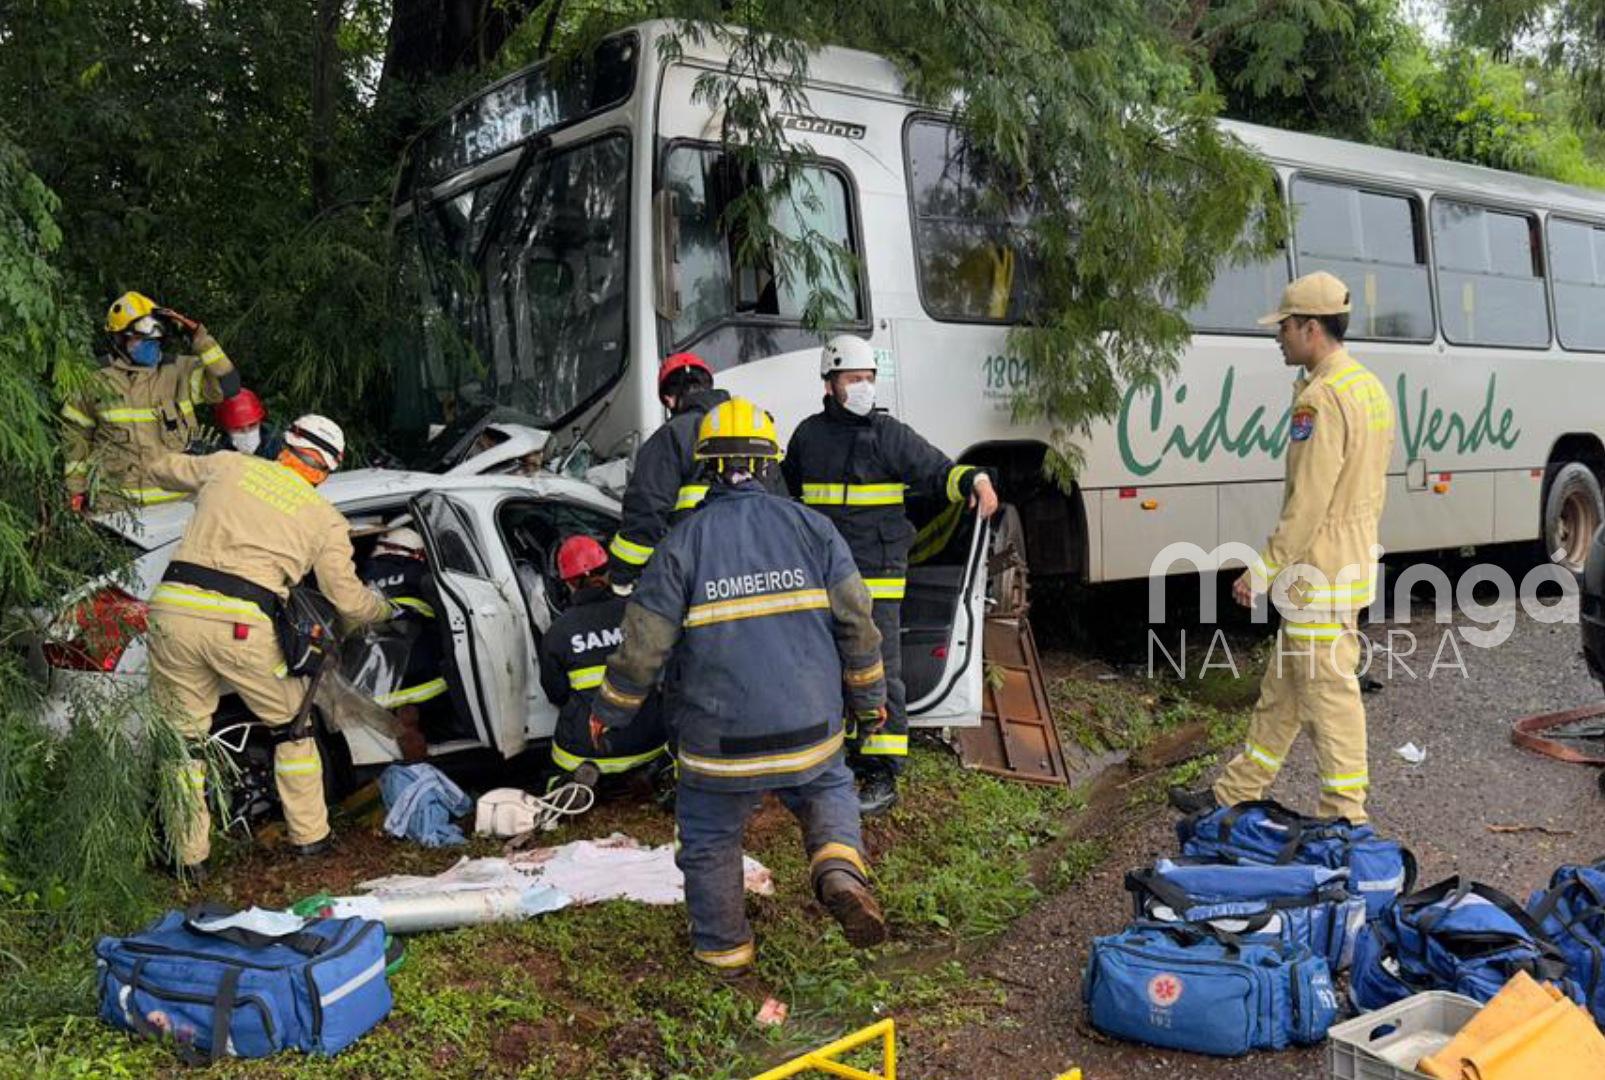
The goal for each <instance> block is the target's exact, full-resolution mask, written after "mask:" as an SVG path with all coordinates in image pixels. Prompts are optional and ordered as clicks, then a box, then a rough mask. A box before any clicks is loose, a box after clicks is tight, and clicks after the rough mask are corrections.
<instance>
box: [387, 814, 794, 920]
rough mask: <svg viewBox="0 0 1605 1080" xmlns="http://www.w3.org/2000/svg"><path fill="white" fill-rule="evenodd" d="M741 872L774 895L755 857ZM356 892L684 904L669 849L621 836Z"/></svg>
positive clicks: (751, 886) (462, 865) (396, 878)
mask: <svg viewBox="0 0 1605 1080" xmlns="http://www.w3.org/2000/svg"><path fill="white" fill-rule="evenodd" d="M742 871H743V878H744V879H745V883H746V886H747V891H748V892H754V893H758V894H759V895H760V896H771V895H773V894H774V891H775V883H774V879H773V877H772V876H771V875H770V873H769V870H768V869H767V868H766V867H765V866H764V865H763V864H762V863H760V862H759V861H758V860H757V859H754V858H752V857H751V856H743V858H742ZM357 888H358V889H360V890H362V891H363V892H367V893H371V894H373V895H374V896H377V897H381V898H383V897H389V896H399V895H405V894H408V893H431V894H432V893H441V892H464V891H470V892H471V891H476V890H484V889H515V890H517V891H518V892H520V893H528V892H529V891H530V890H531V889H532V888H543V889H549V890H552V891H553V892H555V893H559V894H561V895H562V896H563V897H564V898H565V900H566V901H567V902H572V903H575V904H595V903H599V902H601V901H603V900H634V901H637V902H638V903H643V904H679V903H683V902H684V901H685V878H684V876H682V875H681V873H680V868H679V867H677V866H675V865H674V848H673V845H670V844H661V845H659V846H657V847H644V846H642V844H641V843H640V842H639V841H638V840H635V839H634V838H632V837H629V836H625V835H624V834H623V833H614V834H613V835H612V836H609V837H607V838H606V839H603V840H575V841H572V842H570V843H567V844H563V845H561V846H560V847H553V848H536V849H534V850H531V851H524V852H519V853H517V854H515V855H512V856H509V857H508V858H486V859H467V858H465V859H462V860H460V861H459V862H458V863H457V864H456V865H455V866H453V867H451V868H450V869H449V870H446V871H444V872H442V873H439V874H436V875H434V876H433V877H418V876H413V875H405V874H396V875H392V876H390V877H382V878H375V879H373V880H372V881H364V882H363V883H362V884H360V885H358V886H357ZM556 906H559V907H561V906H564V905H562V904H558V905H556ZM548 910H550V909H548ZM529 913H530V914H533V912H529Z"/></svg>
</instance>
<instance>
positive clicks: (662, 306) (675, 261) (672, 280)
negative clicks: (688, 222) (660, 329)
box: [652, 188, 680, 322]
mask: <svg viewBox="0 0 1605 1080" xmlns="http://www.w3.org/2000/svg"><path fill="white" fill-rule="evenodd" d="M677 209H678V206H677V199H676V196H675V193H674V192H673V191H670V190H669V189H668V188H664V189H663V190H662V191H659V192H658V193H657V194H656V195H654V196H652V240H653V244H652V248H653V251H652V257H653V265H652V272H653V301H654V303H655V306H656V307H657V309H658V315H659V317H661V318H664V319H667V320H668V321H669V322H673V321H674V320H675V319H677V318H679V317H680V282H679V272H678V266H679V262H680V218H679V215H678V214H677V213H676V210H677Z"/></svg>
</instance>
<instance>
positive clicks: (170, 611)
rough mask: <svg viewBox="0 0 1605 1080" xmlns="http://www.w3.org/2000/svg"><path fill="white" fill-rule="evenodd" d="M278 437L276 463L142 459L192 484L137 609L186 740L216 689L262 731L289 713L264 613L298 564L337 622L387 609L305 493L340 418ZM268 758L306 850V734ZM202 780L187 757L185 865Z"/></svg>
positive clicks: (329, 510)
mask: <svg viewBox="0 0 1605 1080" xmlns="http://www.w3.org/2000/svg"><path fill="white" fill-rule="evenodd" d="M284 441H285V447H284V450H283V451H282V452H281V453H280V454H279V459H278V460H277V461H265V460H263V459H261V458H258V457H255V456H250V455H246V454H239V453H234V452H231V451H224V452H221V453H216V454H208V455H205V456H194V455H189V454H168V455H167V456H165V457H162V458H159V459H157V460H156V461H155V462H153V463H152V465H151V475H152V476H153V477H154V478H155V479H156V480H157V481H158V482H160V483H161V484H162V485H163V486H164V487H167V488H171V489H173V490H176V491H182V492H195V493H197V494H196V506H195V517H194V518H193V519H192V520H191V521H190V523H189V527H188V529H186V530H185V532H184V539H183V541H182V543H181V544H180V545H179V549H178V553H177V554H176V555H174V556H173V561H172V563H170V564H169V566H168V569H167V572H166V573H165V574H164V575H163V578H162V582H161V584H160V585H158V586H157V588H156V592H155V594H154V595H153V596H152V598H151V605H150V609H151V619H150V671H151V692H152V695H153V697H155V698H156V700H158V701H159V702H161V703H162V704H163V705H164V706H165V707H166V708H167V709H168V710H169V711H170V713H171V715H172V718H173V720H174V722H175V723H177V724H178V725H179V726H180V728H181V730H182V732H183V734H184V735H185V737H186V738H189V739H191V740H195V741H200V740H204V739H205V738H206V737H207V735H208V734H209V732H210V730H211V721H212V713H213V712H214V711H215V710H216V708H217V702H218V698H219V696H220V695H221V694H223V693H224V692H225V691H226V690H228V689H232V690H234V691H236V692H238V694H239V695H240V698H241V699H242V700H243V701H244V703H245V705H246V707H247V708H249V709H250V710H251V712H252V714H254V715H255V716H256V718H257V719H259V720H261V721H262V722H263V723H265V724H267V725H269V726H270V727H280V726H282V725H285V724H288V723H290V722H291V721H292V720H294V719H295V718H296V714H297V712H298V711H299V710H300V708H301V704H302V700H303V698H304V697H305V694H306V690H307V687H306V681H305V680H304V679H299V678H293V677H288V676H287V675H286V674H285V671H284V656H283V653H282V652H281V651H280V649H279V643H278V639H277V637H276V635H275V633H274V627H273V619H272V611H273V610H274V609H275V608H276V606H277V604H278V603H279V602H281V601H283V599H284V598H285V597H286V596H287V595H288V593H289V589H290V586H292V585H295V584H297V583H298V582H300V581H301V579H302V578H303V577H305V576H306V574H307V572H308V571H309V570H310V571H313V572H315V573H316V574H317V579H318V588H319V590H320V591H321V592H322V593H323V595H324V596H326V597H328V599H329V600H330V602H332V603H333V604H334V606H335V608H337V609H338V610H339V612H340V614H341V616H342V617H343V618H345V619H347V620H349V621H350V622H353V623H358V624H361V623H372V622H381V621H383V620H385V619H388V618H391V617H392V616H393V615H394V614H395V613H396V612H397V610H398V609H396V608H395V607H394V606H393V605H392V604H391V603H390V601H388V600H386V599H385V598H384V597H383V596H381V595H380V594H379V593H378V592H377V591H375V590H372V589H370V588H368V587H367V586H365V585H364V584H363V583H362V582H361V580H359V579H358V577H357V573H356V568H355V567H354V566H353V565H352V552H351V537H350V532H349V526H348V524H347V522H346V519H345V518H344V517H343V516H342V515H341V514H340V512H339V511H338V510H336V509H335V508H334V507H333V506H332V505H330V504H329V502H328V501H327V500H325V499H324V498H323V496H321V495H319V494H318V492H317V490H316V489H317V486H318V485H319V484H320V483H322V482H323V481H324V480H325V479H326V478H327V477H328V475H329V473H330V472H331V471H333V470H334V469H335V468H336V467H338V465H339V463H340V459H341V457H342V456H343V454H344V453H345V436H344V433H343V432H341V430H340V427H339V425H337V424H336V423H334V421H332V420H329V419H327V418H325V417H322V416H303V417H301V418H300V419H299V420H297V421H296V422H295V423H294V424H293V425H292V426H291V427H290V429H289V431H287V432H286V433H285V437H284ZM273 761H274V765H273V772H274V779H275V781H276V783H277V786H278V791H279V800H280V801H281V802H282V803H283V804H284V819H285V823H286V825H287V826H288V832H289V837H290V843H291V844H292V845H293V846H294V847H295V849H296V850H297V852H298V853H300V854H303V855H314V854H318V853H319V852H321V851H322V850H323V849H324V848H325V847H326V846H327V844H326V839H327V837H328V835H329V816H328V808H327V807H326V806H325V805H324V801H323V766H322V762H321V760H320V758H319V755H318V746H317V743H316V742H315V741H314V740H313V739H311V738H301V739H285V740H283V741H280V742H279V743H278V744H277V746H276V747H275V749H274V755H273ZM204 779H205V769H204V766H203V765H202V764H201V763H200V762H199V761H192V762H191V763H190V767H189V771H188V774H187V776H186V790H187V791H189V792H190V794H191V798H192V805H193V806H194V808H195V816H194V817H192V818H191V820H190V827H189V829H188V830H187V832H186V834H185V835H184V836H183V837H181V838H179V840H178V848H179V861H180V863H181V864H182V865H183V866H185V867H187V868H191V869H193V868H197V867H200V866H201V865H202V864H203V863H204V862H205V860H206V857H207V855H208V853H209V851H210V831H211V822H210V820H209V818H208V815H207V812H206V803H205V798H204V796H203V791H202V788H203V783H204Z"/></svg>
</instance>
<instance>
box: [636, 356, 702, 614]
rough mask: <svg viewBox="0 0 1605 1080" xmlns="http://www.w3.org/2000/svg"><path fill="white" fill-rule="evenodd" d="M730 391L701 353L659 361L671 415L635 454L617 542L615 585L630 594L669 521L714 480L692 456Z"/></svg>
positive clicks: (661, 389) (662, 395)
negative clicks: (700, 430)
mask: <svg viewBox="0 0 1605 1080" xmlns="http://www.w3.org/2000/svg"><path fill="white" fill-rule="evenodd" d="M729 398H730V395H729V394H727V393H725V392H724V391H723V390H715V389H714V388H713V369H712V368H710V367H709V366H708V364H707V361H705V360H703V359H702V358H701V357H700V356H697V355H696V354H695V353H675V354H674V355H673V356H670V357H667V358H666V359H664V361H663V363H662V364H661V365H659V367H658V400H659V401H661V402H662V403H663V407H664V408H665V409H668V410H669V420H668V422H667V423H665V424H664V425H663V426H662V427H660V428H658V430H656V431H654V432H653V433H652V436H651V438H649V439H647V441H646V443H645V444H644V445H642V447H641V449H640V450H639V451H637V452H636V455H635V469H634V471H633V472H631V474H630V484H629V487H627V488H626V489H625V492H624V513H623V519H622V520H621V521H620V522H619V531H618V532H617V533H616V534H615V535H614V537H613V542H612V543H611V544H609V545H608V554H609V555H610V556H611V559H610V563H611V568H612V569H611V578H612V582H613V588H614V590H615V591H617V592H619V593H620V594H622V595H628V593H629V591H630V589H631V588H632V587H633V586H634V584H635V581H636V579H637V578H639V577H640V576H641V570H642V568H643V567H645V566H646V564H647V560H648V559H650V558H651V557H652V551H653V549H654V548H656V547H657V544H658V541H659V540H662V539H663V534H664V533H666V532H668V531H669V526H670V525H672V524H674V523H675V522H676V521H679V520H680V519H681V518H683V517H686V516H687V515H688V514H690V513H691V511H692V510H695V509H696V508H697V506H698V504H700V503H701V502H702V497H703V496H704V495H705V494H707V491H708V485H707V484H704V483H702V482H701V480H700V476H701V472H702V470H701V467H700V466H699V465H698V464H697V463H696V461H695V460H694V459H693V457H692V447H693V445H694V444H695V442H696V438H697V425H698V424H700V423H701V422H702V417H703V416H704V415H706V414H707V412H708V410H709V409H712V408H713V407H714V406H715V405H718V404H720V403H721V402H724V401H727V400H729Z"/></svg>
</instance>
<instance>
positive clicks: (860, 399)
mask: <svg viewBox="0 0 1605 1080" xmlns="http://www.w3.org/2000/svg"><path fill="white" fill-rule="evenodd" d="M842 396H843V398H845V400H844V401H843V402H842V408H844V409H846V410H847V411H848V412H850V413H852V414H853V415H854V416H868V415H869V411H870V410H871V409H873V408H874V407H875V384H874V383H872V382H868V381H865V382H855V383H853V384H852V385H851V386H849V387H848V388H847V389H846V390H845V391H844V392H843V394H842Z"/></svg>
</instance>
